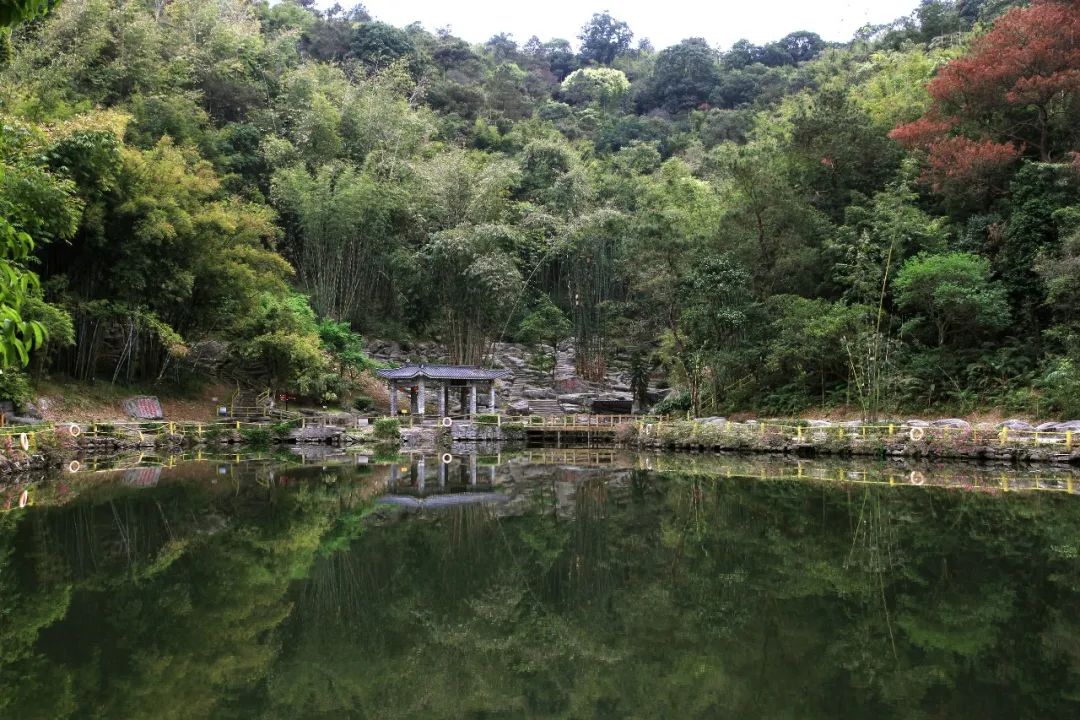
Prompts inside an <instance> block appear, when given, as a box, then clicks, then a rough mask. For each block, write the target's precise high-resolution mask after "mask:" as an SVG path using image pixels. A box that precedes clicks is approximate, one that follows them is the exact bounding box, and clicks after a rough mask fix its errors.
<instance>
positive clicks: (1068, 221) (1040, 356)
mask: <svg viewBox="0 0 1080 720" xmlns="http://www.w3.org/2000/svg"><path fill="white" fill-rule="evenodd" d="M913 2H914V0H913ZM582 21H583V22H584V23H585V24H584V26H583V28H582V30H581V34H580V37H579V38H577V40H578V43H576V45H577V46H578V47H579V49H575V45H574V44H571V42H569V41H568V40H566V39H551V40H546V41H545V40H541V39H538V38H535V37H533V38H530V39H528V40H527V41H524V42H517V41H515V39H514V38H511V37H508V36H505V35H499V36H496V37H493V38H491V39H490V40H489V41H487V42H486V43H484V44H483V45H471V44H469V43H467V42H465V41H463V40H461V39H459V38H457V37H455V36H454V35H452V34H451V33H449V32H443V31H435V32H431V31H429V30H427V29H425V28H423V27H421V26H420V25H410V26H408V27H405V28H396V27H391V26H389V25H386V24H383V23H381V22H379V21H378V20H377V19H374V18H372V17H370V16H369V15H368V13H367V12H366V11H365V10H364V8H363V7H362V6H358V7H356V8H354V9H353V10H350V11H342V10H341V9H340V7H338V6H335V7H334V8H332V9H330V10H329V11H321V10H319V9H318V8H316V7H315V6H314V5H312V4H311V2H310V1H309V0H301V1H300V2H294V1H290V0H286V1H283V2H278V3H276V4H273V5H267V4H265V3H258V2H250V1H248V0H173V1H172V2H164V1H161V0H159V1H158V2H149V0H141V1H140V0H63V2H60V3H59V4H57V5H55V6H54V7H53V8H52V9H51V11H50V12H49V13H48V14H47V15H45V16H42V17H38V18H36V19H31V20H28V21H25V22H22V23H21V24H17V25H15V26H13V27H12V28H11V29H10V30H9V31H6V32H5V31H3V30H0V65H2V66H3V68H4V69H3V70H0V122H2V125H3V128H2V136H0V162H2V165H0V217H3V218H5V221H4V223H3V224H0V231H2V232H7V233H8V235H9V236H10V237H8V236H5V238H7V239H6V242H7V244H8V246H9V248H8V253H7V254H6V255H5V267H7V268H9V269H10V270H11V274H10V275H9V278H8V280H9V281H10V282H9V281H5V282H6V284H5V287H6V288H7V290H6V292H7V295H6V296H5V297H4V298H0V300H4V302H5V303H6V304H7V306H11V307H15V308H16V314H15V316H14V317H16V318H18V317H19V315H20V314H21V320H25V321H37V322H39V323H40V324H41V327H42V328H43V329H44V330H45V331H47V337H41V338H36V339H35V338H34V337H33V335H34V333H33V329H34V327H35V326H33V325H27V326H25V328H24V330H25V331H26V333H27V337H28V342H27V343H26V344H28V345H30V346H35V345H36V347H35V348H34V349H33V350H32V351H31V352H30V354H29V357H28V358H26V359H27V360H28V363H29V364H28V366H27V369H26V370H25V371H23V372H22V373H21V374H20V373H19V372H13V371H11V370H7V371H5V374H4V380H3V384H4V386H5V387H6V389H5V393H0V394H7V395H13V394H14V395H19V394H20V393H25V392H26V388H25V383H26V378H27V376H33V375H35V374H36V375H41V374H52V375H53V376H64V377H71V378H75V379H90V378H98V379H103V380H114V381H123V382H133V381H152V380H155V379H160V380H162V381H169V382H176V381H182V380H184V379H185V378H186V377H190V376H192V375H194V376H198V375H199V373H200V372H201V371H200V364H199V358H200V357H201V356H202V350H201V347H202V346H203V345H204V344H205V343H206V341H207V340H224V341H228V353H229V356H230V358H231V359H232V362H233V363H234V365H235V367H236V368H237V369H238V370H237V371H238V372H241V371H242V372H246V373H254V374H256V375H259V376H262V377H265V378H267V379H268V381H269V382H270V383H271V384H273V385H274V386H275V387H279V388H289V389H293V390H295V391H298V392H302V393H305V394H308V395H310V396H312V397H325V398H332V397H334V396H340V395H342V394H344V393H347V392H348V388H347V387H345V386H344V385H343V383H344V382H345V381H344V380H342V374H341V372H340V371H341V370H342V369H343V368H346V367H351V368H356V367H357V365H358V364H361V365H362V363H363V362H364V359H363V356H362V354H361V353H360V352H359V349H358V341H359V336H358V333H359V334H370V335H373V336H379V337H386V338H399V339H401V338H433V339H438V340H440V341H442V342H444V343H445V344H446V345H447V346H448V347H449V349H450V352H451V355H452V357H453V358H454V359H455V360H459V361H463V362H481V361H483V359H484V357H485V355H486V354H487V353H488V351H489V348H490V344H491V343H492V342H494V341H498V340H520V341H523V342H529V343H533V344H541V343H543V344H551V343H553V342H557V341H559V340H561V339H567V338H573V339H574V340H575V342H576V347H577V359H578V364H579V367H578V372H579V373H580V374H582V375H583V376H586V377H589V376H593V377H595V376H598V375H599V374H601V373H602V372H603V369H604V367H605V365H606V364H607V363H610V362H611V361H612V359H613V358H616V357H618V358H622V359H624V360H625V359H628V360H629V362H630V363H632V367H633V369H634V377H635V378H636V380H635V382H636V384H637V385H638V386H639V387H638V390H639V391H642V390H643V388H644V386H645V384H646V382H647V380H648V378H649V377H650V375H652V376H659V375H661V374H663V375H666V376H667V378H668V379H669V380H670V381H671V383H672V384H673V386H674V387H676V388H679V389H681V390H683V391H684V392H683V393H682V394H681V395H679V396H678V397H676V398H673V399H671V400H669V401H668V402H667V403H666V407H668V409H682V410H685V409H687V408H690V409H693V410H695V411H698V412H718V411H730V410H733V409H752V410H757V411H763V412H772V413H781V412H796V411H799V410H802V409H804V408H807V407H811V406H820V405H836V404H848V405H857V406H861V407H862V408H863V409H864V410H865V411H866V412H867V413H868V414H876V412H877V411H878V410H881V409H912V410H915V409H926V408H929V407H935V408H940V409H948V410H951V411H956V412H963V411H971V410H975V409H977V408H979V407H983V406H991V405H993V406H999V407H1003V408H1006V409H1008V410H1009V411H1016V412H1028V413H1043V414H1046V413H1047V412H1051V413H1072V414H1074V415H1075V414H1078V413H1080V160H1078V156H1077V155H1076V152H1075V151H1077V150H1080V7H1078V4H1077V3H1075V2H1070V1H1062V0H1035V1H1034V2H1032V3H1030V4H1027V3H1019V2H1007V1H1003V0H956V1H955V2H953V1H950V0H923V2H922V4H921V5H919V6H918V7H917V8H916V9H915V10H914V13H913V15H912V16H911V17H909V18H902V19H900V20H898V21H897V22H895V23H892V24H890V25H888V26H884V27H868V28H865V29H864V30H863V31H861V32H860V33H859V34H858V36H857V37H855V38H853V39H852V40H851V41H850V42H847V43H844V44H831V43H826V42H825V41H823V40H822V39H821V38H820V37H818V36H817V35H815V34H813V33H808V32H800V33H792V34H789V35H787V36H785V37H782V38H780V39H778V40H777V41H776V42H773V43H768V44H766V45H764V46H755V45H753V44H751V43H749V42H746V41H743V42H739V43H736V44H735V45H734V46H733V47H732V48H730V49H724V51H723V52H721V51H719V50H718V49H716V48H713V47H710V46H709V45H708V44H707V43H706V42H705V41H703V40H700V39H695V38H689V39H686V40H684V41H682V42H681V43H679V44H677V45H675V46H672V47H668V48H664V49H654V48H652V47H651V46H650V45H649V43H648V42H640V41H638V42H636V40H637V39H638V37H639V35H641V34H645V33H639V32H638V29H636V28H630V27H628V26H626V24H625V23H622V22H620V21H619V20H617V19H616V18H613V17H612V16H611V15H609V14H607V13H601V14H597V15H594V16H593V17H592V18H591V19H589V18H587V17H583V18H582ZM5 228H6V230H5ZM17 238H21V240H19V241H17V240H16V239H17ZM28 238H32V239H33V244H32V249H29V246H26V247H27V251H26V253H23V254H24V255H26V257H25V258H21V257H20V254H19V253H18V252H14V251H12V249H11V248H12V247H14V246H15V245H18V244H19V243H20V242H22V243H23V244H24V245H25V241H26V240H28ZM20 267H22V268H24V269H26V270H31V271H33V272H34V273H36V274H37V275H38V276H40V286H38V285H37V284H35V283H34V282H32V280H31V279H28V275H27V274H26V273H19V268H20ZM9 325H12V323H10V322H9ZM15 325H17V323H15ZM15 325H12V327H15ZM13 333H14V335H13ZM8 335H9V337H14V336H15V335H17V332H16V330H9V333H8ZM18 355H19V353H18V352H17V351H13V352H12V355H11V357H10V358H9V364H14V365H18V364H21V363H20V360H22V358H20V357H19V356H18ZM346 375H347V373H346Z"/></svg>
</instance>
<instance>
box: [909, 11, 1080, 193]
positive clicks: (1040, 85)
mask: <svg viewBox="0 0 1080 720" xmlns="http://www.w3.org/2000/svg"><path fill="white" fill-rule="evenodd" d="M927 89H928V90H929V92H930V96H931V98H932V99H933V105H932V106H931V109H930V110H929V111H928V112H927V113H926V115H924V116H923V117H922V118H920V119H918V120H916V121H915V122H912V123H907V124H905V125H901V126H899V127H897V128H896V129H894V130H893V131H892V133H890V137H892V138H893V139H894V140H896V141H898V142H900V143H901V144H903V145H904V146H906V147H909V148H917V149H920V150H923V151H925V152H926V153H927V158H928V168H927V173H926V178H927V179H928V180H929V181H930V183H931V184H932V185H933V187H934V188H935V190H938V191H941V192H950V190H958V189H960V188H963V189H964V190H966V191H969V192H970V191H971V190H972V189H978V188H980V187H985V186H989V185H991V184H993V182H994V181H995V179H996V178H995V176H1000V175H1001V174H1002V173H1003V171H1005V170H1006V169H1007V168H1008V167H1009V166H1010V165H1011V164H1012V163H1013V162H1014V161H1015V160H1016V159H1017V158H1018V157H1020V156H1021V155H1025V154H1030V155H1032V156H1036V157H1038V158H1039V159H1040V160H1043V161H1054V160H1066V159H1067V156H1068V155H1069V154H1070V153H1071V152H1072V151H1074V150H1076V149H1077V139H1078V136H1080V135H1078V132H1080V2H1077V1H1076V0H1036V2H1035V3H1033V4H1032V5H1031V6H1030V7H1027V8H1013V9H1011V10H1009V11H1008V12H1007V13H1005V14H1004V15H1002V16H1001V17H1000V18H998V20H997V21H996V22H995V23H994V26H993V28H992V29H991V30H990V32H988V33H987V34H986V35H984V36H982V37H981V38H979V39H978V40H976V41H975V42H974V43H973V45H972V49H971V52H970V53H969V54H968V55H967V56H966V57H963V58H959V59H957V60H953V61H952V62H950V63H948V64H947V65H945V66H944V67H942V68H941V70H940V71H939V72H938V74H937V76H936V77H935V78H934V79H933V80H932V81H931V82H930V84H929V85H928V87H927Z"/></svg>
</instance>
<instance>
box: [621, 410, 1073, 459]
mask: <svg viewBox="0 0 1080 720" xmlns="http://www.w3.org/2000/svg"><path fill="white" fill-rule="evenodd" d="M632 436H633V440H632V442H635V443H636V444H637V445H638V446H640V447H648V448H656V449H669V450H689V451H732V452H763V453H764V452H772V453H791V454H798V455H804V456H816V455H865V456H877V457H909V458H942V459H948V458H952V459H969V460H995V461H1011V462H1053V463H1072V464H1080V421H1070V422H1064V423H1044V424H1042V425H1039V426H1032V425H1030V424H1028V423H1026V422H1023V421H1020V420H1007V421H1005V422H1003V423H997V424H978V425H971V424H970V423H967V422H965V421H963V420H957V419H948V420H935V421H925V420H906V421H896V422H891V423H890V422H885V423H873V424H864V423H859V422H849V423H835V424H834V423H831V422H827V421H823V420H810V421H804V422H800V423H793V422H792V421H782V420H779V421H749V422H743V423H736V422H730V421H728V420H726V419H724V418H702V419H698V420H682V421H669V422H665V421H656V422H645V423H641V424H640V425H639V426H638V427H637V428H636V431H635V432H633V433H632Z"/></svg>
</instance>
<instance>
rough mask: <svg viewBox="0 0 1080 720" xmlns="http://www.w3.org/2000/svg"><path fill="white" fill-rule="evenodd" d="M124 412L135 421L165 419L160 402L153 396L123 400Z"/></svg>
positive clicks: (138, 396)
mask: <svg viewBox="0 0 1080 720" xmlns="http://www.w3.org/2000/svg"><path fill="white" fill-rule="evenodd" d="M124 412H126V413H127V414H128V416H129V417H133V418H136V419H137V420H162V419H164V417H165V412H164V411H163V410H162V409H161V401H160V400H158V399H157V398H156V397H154V396H153V395H136V396H135V397H130V398H128V399H127V400H124Z"/></svg>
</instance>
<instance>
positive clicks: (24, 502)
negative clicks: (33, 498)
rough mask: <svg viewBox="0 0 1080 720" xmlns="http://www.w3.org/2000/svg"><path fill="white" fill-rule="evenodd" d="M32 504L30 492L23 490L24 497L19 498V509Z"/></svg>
mask: <svg viewBox="0 0 1080 720" xmlns="http://www.w3.org/2000/svg"><path fill="white" fill-rule="evenodd" d="M29 504H30V491H29V490H23V491H22V495H20V496H19V507H21V508H24V507H26V506H27V505H29Z"/></svg>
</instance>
